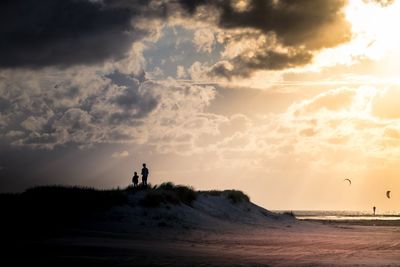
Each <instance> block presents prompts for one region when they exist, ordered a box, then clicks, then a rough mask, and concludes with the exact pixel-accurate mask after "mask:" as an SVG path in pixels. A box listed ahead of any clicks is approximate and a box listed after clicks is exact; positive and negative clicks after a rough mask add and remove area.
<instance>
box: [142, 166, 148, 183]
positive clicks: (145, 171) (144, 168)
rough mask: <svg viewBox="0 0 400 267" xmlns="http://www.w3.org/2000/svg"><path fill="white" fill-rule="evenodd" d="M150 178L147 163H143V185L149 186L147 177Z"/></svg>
mask: <svg viewBox="0 0 400 267" xmlns="http://www.w3.org/2000/svg"><path fill="white" fill-rule="evenodd" d="M148 176H149V169H147V168H146V163H143V168H142V184H143V185H147V177H148Z"/></svg>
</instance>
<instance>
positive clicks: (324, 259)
mask: <svg viewBox="0 0 400 267" xmlns="http://www.w3.org/2000/svg"><path fill="white" fill-rule="evenodd" d="M148 230H150V229H148ZM149 236H151V238H145V234H144V235H143V234H140V236H137V235H135V234H132V233H126V234H122V233H111V232H97V231H80V232H75V233H70V234H69V235H68V236H67V237H66V236H63V237H60V238H51V239H45V240H41V241H34V242H26V243H20V244H19V249H20V251H24V252H25V257H29V258H30V261H31V262H36V261H37V262H41V264H46V265H49V266H50V265H53V264H54V266H56V265H57V266H73V265H76V264H79V266H400V228H399V227H398V226H360V225H353V224H347V223H340V224H334V225H323V224H321V223H307V222H300V223H295V224H293V225H290V224H288V225H286V226H284V227H276V226H272V227H269V228H268V227H264V228H259V227H256V228H254V229H248V228H246V229H245V230H243V231H241V230H240V229H237V231H234V232H229V231H228V232H222V233H219V232H215V231H211V232H209V231H197V230H193V231H186V232H177V231H176V230H174V229H160V230H157V234H155V233H154V232H153V233H149ZM27 252H28V253H27ZM26 253H27V254H26ZM25 259H27V258H25Z"/></svg>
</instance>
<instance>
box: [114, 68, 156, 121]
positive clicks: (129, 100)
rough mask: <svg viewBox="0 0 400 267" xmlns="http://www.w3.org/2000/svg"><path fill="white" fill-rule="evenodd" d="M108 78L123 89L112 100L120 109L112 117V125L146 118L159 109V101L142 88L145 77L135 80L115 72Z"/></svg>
mask: <svg viewBox="0 0 400 267" xmlns="http://www.w3.org/2000/svg"><path fill="white" fill-rule="evenodd" d="M107 77H108V78H110V79H111V80H112V81H113V83H114V84H116V85H118V86H121V87H122V88H123V89H122V90H121V92H120V93H119V94H117V95H115V96H114V97H112V99H111V100H110V102H111V103H112V104H115V105H117V106H118V107H120V111H119V112H116V113H113V114H112V115H111V117H110V122H111V123H116V124H120V123H124V122H132V120H136V119H138V118H143V117H145V116H146V115H147V114H148V113H150V112H151V111H152V110H154V109H155V108H156V107H157V104H158V99H157V98H156V97H155V96H154V95H152V94H150V93H149V92H146V91H145V90H142V89H141V87H140V85H141V84H142V83H143V82H144V81H145V78H144V76H139V77H138V78H135V77H132V76H129V75H125V74H122V73H120V72H114V73H112V74H110V75H108V76H107Z"/></svg>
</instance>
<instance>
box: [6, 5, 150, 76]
mask: <svg viewBox="0 0 400 267" xmlns="http://www.w3.org/2000/svg"><path fill="white" fill-rule="evenodd" d="M128 3H129V4H128ZM146 3H147V1H128V2H127V1H121V0H103V1H93V0H92V1H89V0H40V1H36V0H5V1H1V2H0V34H1V38H0V67H21V66H22V67H31V68H36V67H43V66H49V65H59V66H69V65H74V64H91V63H98V62H101V61H104V60H106V59H118V58H121V57H123V56H124V54H125V53H126V52H127V50H128V49H129V47H130V45H131V44H132V42H133V40H135V39H138V38H140V37H141V36H143V35H144V34H145V33H144V32H143V31H140V30H137V29H135V28H134V26H132V24H134V21H133V19H134V18H135V17H137V16H139V15H142V14H143V12H144V10H145V7H146ZM146 15H147V16H151V14H150V13H146Z"/></svg>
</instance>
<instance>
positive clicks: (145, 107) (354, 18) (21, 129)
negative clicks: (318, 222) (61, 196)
mask: <svg viewBox="0 0 400 267" xmlns="http://www.w3.org/2000/svg"><path fill="white" fill-rule="evenodd" d="M399 14H400V2H399V1H393V0H392V1H391V0H386V1H384V0H381V1H374V0H354V1H353V0H349V1H345V0H330V1H326V0H237V1H234V0H232V1H223V0H198V1H194V0H159V1H156V0H154V1H144V0H137V1H134V0H132V1H129V0H41V1H35V0H12V1H2V2H1V3H0V33H1V38H0V191H1V192H10V191H22V190H25V189H26V188H28V187H30V186H34V185H43V184H71V185H72V184H73V185H75V184H78V185H85V186H93V187H97V188H110V187H117V186H120V187H125V186H127V185H128V184H129V182H130V180H131V177H132V173H133V171H134V170H136V171H140V167H141V164H142V163H143V162H146V163H147V165H148V167H149V169H150V176H149V181H150V182H151V183H152V184H158V183H161V182H165V181H172V182H174V183H177V184H188V185H192V186H194V187H195V188H196V189H231V188H235V189H240V190H243V191H244V192H246V193H247V194H248V195H249V196H250V198H251V199H252V201H254V202H255V203H257V204H259V205H262V206H263V207H266V208H268V209H289V210H296V209H319V210H332V209H333V210H371V209H372V206H374V205H375V206H376V207H377V210H378V212H379V211H389V212H399V211H400V205H399V203H400V90H399V89H400V76H399V66H400V35H399V34H398V32H397V27H398V26H399V25H400V16H399ZM346 178H349V179H351V180H352V185H351V186H349V185H348V183H346V182H344V181H343V180H344V179H346ZM386 190H391V191H392V198H391V199H387V198H386V195H385V192H386Z"/></svg>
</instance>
